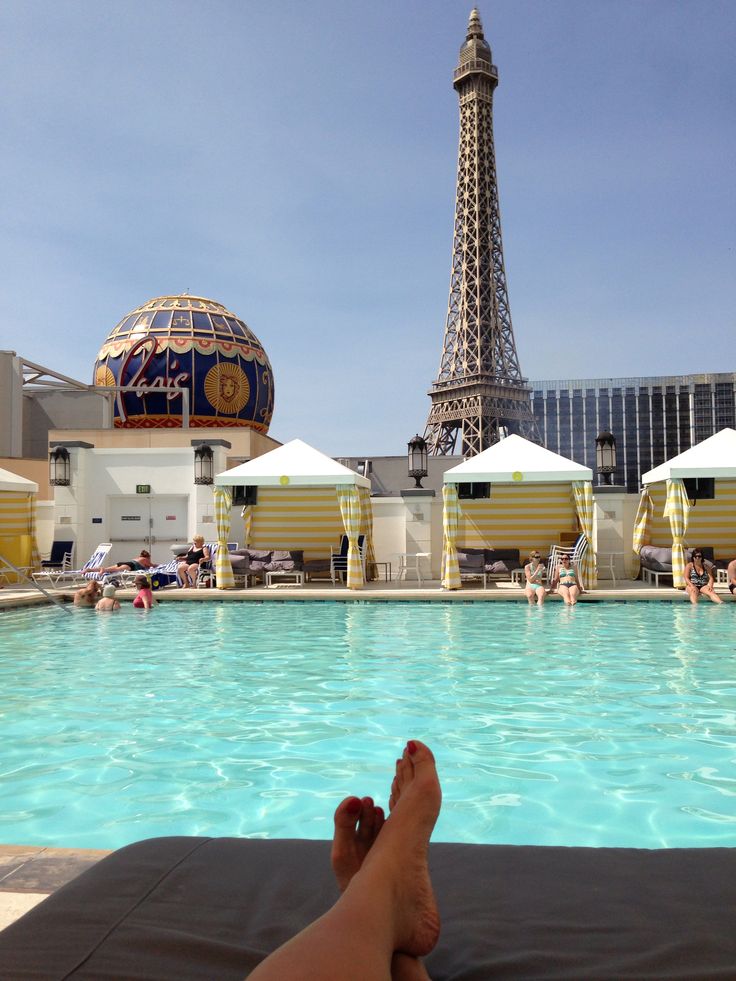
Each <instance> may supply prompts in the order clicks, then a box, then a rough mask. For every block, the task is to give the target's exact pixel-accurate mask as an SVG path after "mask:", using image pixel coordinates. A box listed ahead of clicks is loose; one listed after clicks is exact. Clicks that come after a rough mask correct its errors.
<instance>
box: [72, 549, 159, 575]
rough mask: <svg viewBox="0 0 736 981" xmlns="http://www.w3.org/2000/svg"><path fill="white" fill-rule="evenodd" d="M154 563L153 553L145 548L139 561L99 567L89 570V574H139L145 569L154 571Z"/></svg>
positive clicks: (131, 560)
mask: <svg viewBox="0 0 736 981" xmlns="http://www.w3.org/2000/svg"><path fill="white" fill-rule="evenodd" d="M152 568H153V562H152V561H151V553H150V552H148V551H146V549H145V548H142V549H141V554H140V555H139V556H138V558H137V559H128V561H127V562H118V563H117V565H105V566H102V565H98V566H97V567H96V568H95V569H89V570H88V571H89V572H103V573H105V574H107V573H108V572H138V571H141V572H142V571H143V570H144V569H152Z"/></svg>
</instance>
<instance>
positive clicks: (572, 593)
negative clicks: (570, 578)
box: [567, 586, 580, 606]
mask: <svg viewBox="0 0 736 981" xmlns="http://www.w3.org/2000/svg"><path fill="white" fill-rule="evenodd" d="M567 595H568V596H569V597H570V606H575V604H576V603H577V601H578V596H579V595H580V590H579V589H578V587H577V586H570V587H569V589H568V590H567Z"/></svg>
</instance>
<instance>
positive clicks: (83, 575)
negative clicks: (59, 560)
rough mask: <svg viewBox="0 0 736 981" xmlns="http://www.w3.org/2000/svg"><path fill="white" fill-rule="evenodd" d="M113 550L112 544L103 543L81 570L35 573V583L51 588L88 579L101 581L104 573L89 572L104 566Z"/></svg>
mask: <svg viewBox="0 0 736 981" xmlns="http://www.w3.org/2000/svg"><path fill="white" fill-rule="evenodd" d="M111 548H112V542H102V543H101V544H100V545H98V546H97V548H96V549H95V550H94V552H93V553H92V555H90V557H89V559H88V560H87V561H86V562H85V563H84V565H83V566H82V568H81V569H45V570H44V571H43V572H34V573H33V581H34V582H37V583H46V584H47V585H49V586H58V585H60V584H61V583H64V585H67V586H73V585H74V584H75V583H83V582H85V581H86V580H87V579H100V578H101V577H102V573H99V572H93V573H90V571H89V570H90V569H96V568H97V567H98V566H101V565H104V563H105V559H106V558H107V556H108V555H109V553H110V549H111Z"/></svg>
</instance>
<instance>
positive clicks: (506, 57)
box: [0, 0, 736, 455]
mask: <svg viewBox="0 0 736 981" xmlns="http://www.w3.org/2000/svg"><path fill="white" fill-rule="evenodd" d="M471 6H472V3H469V2H466V0H463V2H459V0H421V2H420V0H371V2H370V3H367V2H357V0H340V2H337V0H334V2H333V0H313V2H310V0H300V2H297V0H280V2H279V3H277V4H266V3H263V2H254V0H240V2H235V0H218V2H190V0H178V2H167V0H147V2H138V0H126V2H124V3H123V2H120V3H111V2H103V3H100V2H98V0H82V2H74V0H69V2H64V3H58V2H53V3H52V2H48V3H47V2H41V0H15V2H12V0H9V2H7V3H5V4H4V5H3V7H2V10H1V11H0V90H1V91H2V93H3V95H2V100H1V101H0V127H1V128H2V133H3V151H2V154H0V180H1V182H2V190H3V209H2V210H3V221H2V224H1V225H0V265H1V267H2V276H0V297H1V298H2V316H1V317H0V347H2V348H3V349H8V348H10V349H12V350H16V351H17V352H18V353H19V354H21V355H23V356H25V357H26V358H29V359H31V360H34V361H38V362H40V363H41V364H44V365H46V366H48V367H52V368H54V369H56V370H58V371H60V372H62V373H64V374H67V375H71V376H73V377H77V378H80V379H81V380H83V381H90V380H91V371H92V364H93V362H94V359H95V357H96V354H97V351H98V349H99V347H100V345H101V343H102V342H103V340H104V339H105V337H106V335H107V333H108V331H109V330H110V329H111V328H112V327H113V326H114V325H115V324H116V323H117V322H118V321H119V320H120V319H121V318H122V317H123V316H124V315H125V314H126V313H127V312H128V311H129V310H131V309H133V308H134V307H136V306H138V305H139V304H141V303H143V302H145V301H146V300H148V299H150V298H152V297H154V296H160V295H163V294H167V293H177V292H181V291H184V290H189V291H190V292H191V293H193V294H198V295H202V296H207V297H210V298H212V299H215V300H218V301H219V302H221V303H224V304H225V305H226V306H228V307H229V308H230V309H231V310H233V311H235V312H236V313H237V314H238V315H239V316H240V317H242V318H243V319H244V320H245V321H246V322H247V323H248V324H249V326H250V327H251V329H252V330H253V331H254V332H255V333H256V335H257V336H258V337H259V338H260V339H261V341H262V343H263V345H264V347H265V348H266V350H267V352H268V354H269V357H270V359H271V362H272V364H273V368H274V375H275V381H276V411H275V415H274V420H273V424H272V427H271V434H272V435H273V436H275V437H276V438H277V439H281V440H286V439H290V438H292V437H294V436H299V437H301V438H303V439H306V440H307V441H309V442H311V443H313V444H314V445H316V446H318V447H319V448H321V449H323V450H324V451H325V452H328V453H331V454H334V455H350V454H353V453H355V454H357V453H360V454H369V455H370V454H374V455H375V454H381V453H403V452H405V449H406V441H407V440H408V439H409V438H410V437H411V436H412V435H413V434H414V433H415V432H416V431H420V432H421V431H423V427H424V424H425V422H426V417H427V411H428V408H429V399H428V398H427V396H426V391H427V389H428V388H429V386H430V384H431V383H432V381H433V379H434V377H435V375H436V372H437V367H438V364H439V358H440V352H441V345H442V336H443V329H444V321H445V314H446V305H447V291H448V285H449V274H450V254H451V244H452V221H453V206H454V191H455V167H456V154H457V135H458V108H457V96H456V94H455V92H454V90H453V88H452V81H451V80H452V71H453V68H454V67H455V65H456V63H457V55H458V50H459V47H460V45H461V43H462V42H463V40H464V37H465V30H466V26H467V20H468V14H469V11H470V8H471ZM479 9H480V13H481V17H482V19H483V24H484V27H485V32H486V38H487V39H488V40H489V42H490V44H491V48H492V51H493V55H494V62H495V63H496V64H497V65H498V69H499V76H500V84H499V87H498V89H497V92H496V97H495V110H494V113H495V116H494V127H495V139H496V158H497V165H498V175H499V188H500V201H501V212H502V226H503V238H504V254H505V260H506V271H507V276H508V283H509V294H510V300H511V311H512V319H513V323H514V331H515V336H516V342H517V348H518V351H519V357H520V361H521V367H522V371H523V372H524V374H525V375H526V376H528V377H530V378H573V377H602V376H626V375H640V374H641V375H651V374H666V373H676V374H679V373H688V372H693V371H733V370H736V356H735V355H736V344H735V343H734V338H735V336H736V333H735V331H734V326H735V319H736V315H735V313H734V311H735V310H736V270H735V268H734V266H735V265H736V263H735V261H734V260H735V256H736V253H735V252H734V245H735V242H734V239H735V238H736V232H735V231H734V230H735V229H736V191H735V189H734V187H735V184H734V164H735V163H736V113H735V112H734V92H735V91H736V58H735V57H734V50H736V3H733V2H732V0H666V2H664V0H636V2H634V0H606V2H602V0H487V2H481V3H480V4H479Z"/></svg>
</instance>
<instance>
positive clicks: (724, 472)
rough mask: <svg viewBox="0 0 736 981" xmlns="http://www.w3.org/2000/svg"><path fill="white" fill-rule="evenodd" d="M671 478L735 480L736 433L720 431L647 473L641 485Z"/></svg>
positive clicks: (733, 430) (731, 430) (727, 430)
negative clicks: (728, 478) (723, 478)
mask: <svg viewBox="0 0 736 981" xmlns="http://www.w3.org/2000/svg"><path fill="white" fill-rule="evenodd" d="M673 477H734V478H736V429H722V430H721V431H720V432H719V433H715V434H714V435H713V436H709V437H708V439H704V440H703V442H702V443H698V444H697V446H691V447H690V449H689V450H685V452H684V453H680V455H679V456H673V457H672V459H671V460H666V461H665V462H664V463H660V465H659V466H658V467H655V468H654V469H653V470H648V471H647V472H646V473H645V474H644V475H643V476H642V478H641V482H642V484H655V483H657V481H659V480H669V479H671V478H673Z"/></svg>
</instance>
